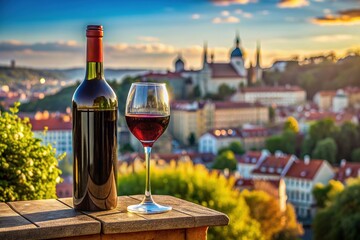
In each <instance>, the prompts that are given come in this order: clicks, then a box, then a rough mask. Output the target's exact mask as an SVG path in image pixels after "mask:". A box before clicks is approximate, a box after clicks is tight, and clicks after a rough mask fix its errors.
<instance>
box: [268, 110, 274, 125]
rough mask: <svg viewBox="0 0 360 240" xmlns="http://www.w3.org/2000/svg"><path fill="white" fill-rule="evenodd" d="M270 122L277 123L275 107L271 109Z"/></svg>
mask: <svg viewBox="0 0 360 240" xmlns="http://www.w3.org/2000/svg"><path fill="white" fill-rule="evenodd" d="M269 120H270V122H272V123H273V122H275V109H274V108H273V107H269Z"/></svg>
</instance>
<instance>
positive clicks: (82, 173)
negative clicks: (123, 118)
mask: <svg viewBox="0 0 360 240" xmlns="http://www.w3.org/2000/svg"><path fill="white" fill-rule="evenodd" d="M86 36H87V65H86V76H85V79H84V81H82V83H81V84H80V85H79V87H78V88H77V89H76V91H75V93H74V95H73V99H72V113H73V156H74V167H73V187H74V189H73V190H74V191H73V201H74V208H75V209H79V210H87V211H96V210H108V209H112V208H115V207H116V204H117V192H116V163H117V119H118V111H117V107H118V101H117V97H116V95H115V93H114V91H113V90H112V89H111V87H110V86H109V84H108V83H107V82H106V81H105V79H104V71H103V53H102V37H103V28H102V26H94V25H89V26H87V30H86Z"/></svg>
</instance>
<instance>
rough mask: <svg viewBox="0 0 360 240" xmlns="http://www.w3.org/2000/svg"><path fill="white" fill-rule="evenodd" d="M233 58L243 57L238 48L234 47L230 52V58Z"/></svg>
mask: <svg viewBox="0 0 360 240" xmlns="http://www.w3.org/2000/svg"><path fill="white" fill-rule="evenodd" d="M233 57H241V58H242V57H243V53H242V51H241V50H240V48H239V47H236V48H235V49H234V50H233V51H232V52H231V58H233Z"/></svg>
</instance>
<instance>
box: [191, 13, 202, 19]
mask: <svg viewBox="0 0 360 240" xmlns="http://www.w3.org/2000/svg"><path fill="white" fill-rule="evenodd" d="M191 19H194V20H197V19H200V14H198V13H194V14H193V15H191Z"/></svg>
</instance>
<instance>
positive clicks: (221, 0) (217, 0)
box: [211, 0, 257, 6]
mask: <svg viewBox="0 0 360 240" xmlns="http://www.w3.org/2000/svg"><path fill="white" fill-rule="evenodd" d="M211 2H213V3H214V4H215V5H216V6H229V5H232V4H243V5H244V4H248V3H256V2H257V0H212V1H211Z"/></svg>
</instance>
